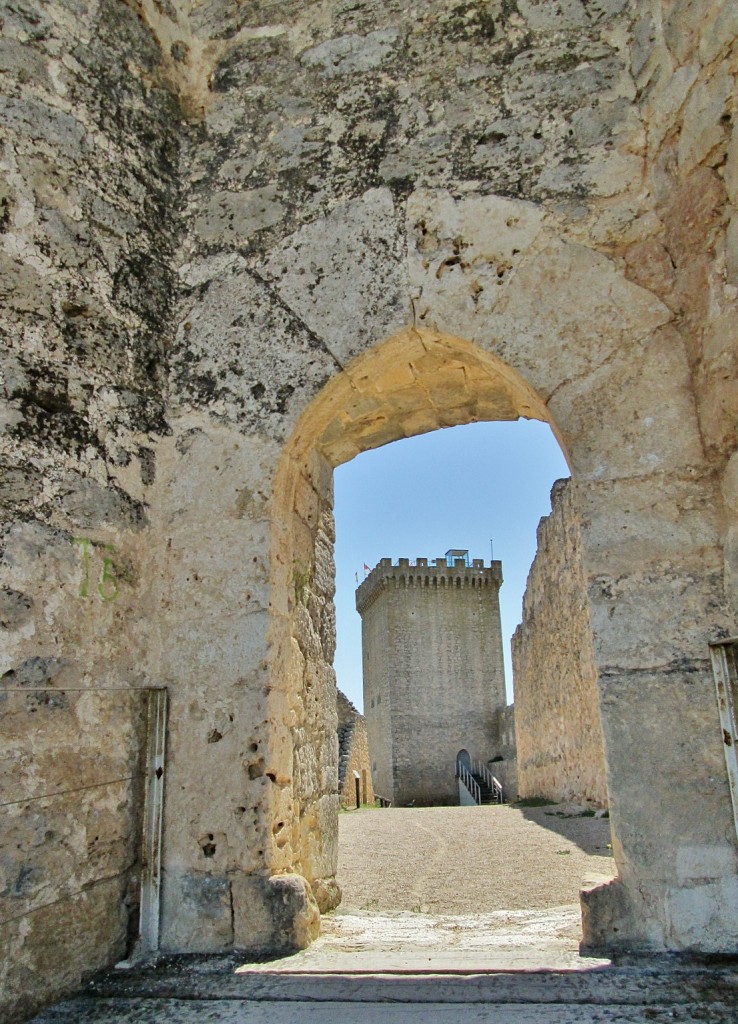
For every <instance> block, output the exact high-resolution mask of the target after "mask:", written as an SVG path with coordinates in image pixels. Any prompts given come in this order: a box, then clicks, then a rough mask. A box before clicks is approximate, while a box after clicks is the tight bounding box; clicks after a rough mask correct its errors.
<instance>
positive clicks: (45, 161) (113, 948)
mask: <svg viewBox="0 0 738 1024" xmlns="http://www.w3.org/2000/svg"><path fill="white" fill-rule="evenodd" d="M0 67H2V72H3V73H2V75H1V76H0V79H1V81H0V89H1V90H2V97H0V119H1V120H2V124H3V132H2V152H1V154H0V296H1V301H0V387H1V388H2V408H1V409H0V432H1V433H0V529H1V535H0V563H1V567H2V574H3V580H2V590H0V622H1V623H2V631H3V636H2V648H1V650H0V677H1V681H0V686H2V688H3V692H2V694H0V697H2V700H3V727H2V728H3V736H2V743H1V744H0V745H2V747H3V751H4V752H5V751H6V750H7V751H9V752H10V751H16V752H17V753H18V755H19V756H18V758H17V759H11V758H8V759H5V758H3V765H2V768H3V781H2V785H3V792H4V793H5V794H6V795H5V797H4V799H5V800H6V801H7V806H5V807H4V808H3V819H4V821H3V824H2V826H1V827H0V861H1V862H2V871H3V885H2V889H3V904H4V910H3V917H4V919H5V923H4V925H3V933H4V934H3V941H4V947H3V956H2V961H3V971H4V972H5V973H4V980H3V982H2V983H0V988H2V991H3V998H7V999H10V1008H8V1007H7V1004H4V1005H3V1008H2V1009H0V1016H2V1017H3V1019H9V1018H8V1014H10V1019H14V1017H15V1015H16V1014H21V1015H23V1014H25V1013H28V1012H30V1011H31V1010H32V1009H33V1007H34V1006H38V1005H40V1004H41V1003H42V1002H43V1001H45V1000H46V999H48V998H49V997H52V996H54V995H58V994H59V993H60V992H61V991H64V990H66V989H68V988H70V987H71V986H74V985H76V984H78V982H79V978H80V976H81V974H83V973H84V972H86V971H89V970H91V969H94V968H95V967H98V966H102V965H104V964H107V963H110V962H111V961H113V960H115V959H119V958H120V957H122V956H124V955H125V954H126V952H127V949H128V947H129V946H130V944H131V943H132V941H133V940H134V939H135V937H136V933H137V909H136V905H135V904H136V898H135V887H136V885H137V881H138V873H139V866H137V865H138V843H139V841H140V827H139V826H140V820H139V817H140V806H139V802H140V801H139V797H140V792H139V788H140V787H134V788H131V783H130V782H127V781H126V778H130V776H131V775H132V774H135V773H133V772H132V771H131V770H130V765H131V764H132V763H134V764H135V763H136V760H137V746H136V744H137V742H138V741H137V738H136V737H137V731H136V729H135V728H134V727H133V724H132V720H131V715H132V714H133V712H134V710H135V707H136V700H137V694H135V693H132V695H131V698H130V701H128V698H127V697H126V696H125V694H122V693H121V692H120V688H121V687H123V688H125V687H141V686H145V685H147V684H148V680H147V679H146V673H145V671H144V669H143V666H142V663H141V659H140V658H139V657H138V656H137V652H138V651H139V650H140V649H139V648H138V642H137V639H136V636H135V628H134V624H135V622H136V620H137V618H138V617H139V615H140V614H141V610H142V606H143V604H145V601H146V593H147V581H146V576H147V569H148V562H149V555H150V545H149V542H148V540H147V539H146V537H147V528H148V525H149V523H150V513H149V508H148V501H149V491H150V485H151V483H152V481H153V479H154V477H155V474H156V451H155V450H156V444H157V441H158V439H159V438H160V436H161V435H162V434H163V433H164V432H165V431H166V430H167V426H166V421H165V416H164V405H165V381H166V370H165V367H164V353H165V349H166V345H167V342H168V340H169V336H170V330H169V317H170V309H171V304H172V299H173V296H172V272H171V260H172V252H173V244H174V236H175V221H176V216H177V213H178V203H179V200H178V194H179V193H178V183H177V174H178V166H177V161H178V149H179V145H178V140H177V137H176V132H177V128H178V123H179V112H178V108H177V105H176V102H175V101H174V99H173V96H172V93H171V90H170V89H169V87H168V85H167V84H166V82H165V81H164V79H163V78H162V75H161V73H160V72H161V57H160V51H159V48H158V45H157V43H156V41H155V39H154V37H153V36H152V34H151V32H150V31H149V29H148V28H147V27H146V26H145V24H144V23H143V22H142V21H141V19H140V18H139V17H138V15H137V13H136V11H135V10H134V9H133V8H132V7H131V6H128V5H126V4H125V3H121V2H117V0H102V2H94V3H92V2H89V3H88V2H86V0H75V2H67V3H39V2H31V3H27V2H23V3H20V2H18V3H16V2H14V0H11V2H9V3H6V4H4V5H3V11H2V40H0ZM127 702H128V704H129V705H130V707H129V713H128V716H127V717H126V714H124V707H125V705H126V703H127ZM133 717H134V718H135V714H133ZM19 746H20V747H22V752H21V751H20V750H19ZM88 785H89V786H91V787H93V788H90V789H85V790H84V793H83V794H82V795H80V794H79V793H77V791H78V790H79V789H80V787H83V786H88ZM29 787H30V788H29ZM64 793H66V794H69V795H57V794H64ZM71 794H76V795H71Z"/></svg>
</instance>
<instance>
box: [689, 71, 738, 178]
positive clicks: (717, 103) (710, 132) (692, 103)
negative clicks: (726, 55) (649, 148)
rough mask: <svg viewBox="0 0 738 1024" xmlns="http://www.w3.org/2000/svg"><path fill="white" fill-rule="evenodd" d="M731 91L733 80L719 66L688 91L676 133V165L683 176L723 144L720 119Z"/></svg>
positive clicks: (733, 86)
mask: <svg viewBox="0 0 738 1024" xmlns="http://www.w3.org/2000/svg"><path fill="white" fill-rule="evenodd" d="M734 92H735V80H734V78H733V76H732V75H731V74H730V73H729V72H728V70H727V68H725V67H720V68H719V69H718V70H717V71H716V72H715V74H714V75H712V76H711V77H710V78H708V79H706V80H704V81H701V82H699V83H698V84H697V85H695V86H694V88H693V89H692V92H691V94H690V97H689V99H688V100H687V103H686V105H685V107H684V114H683V118H682V127H681V132H680V134H679V147H678V155H679V166H680V168H681V169H682V170H683V171H684V172H685V173H688V172H689V171H691V170H693V169H694V168H695V167H696V166H697V165H698V164H700V163H702V162H703V161H704V160H705V159H706V158H707V157H709V155H710V153H711V152H712V151H713V150H714V149H716V148H717V147H719V146H720V147H722V146H723V145H724V144H725V124H724V122H723V120H722V118H723V115H724V114H725V113H726V111H727V110H728V103H729V101H730V99H731V97H732V96H733V94H734Z"/></svg>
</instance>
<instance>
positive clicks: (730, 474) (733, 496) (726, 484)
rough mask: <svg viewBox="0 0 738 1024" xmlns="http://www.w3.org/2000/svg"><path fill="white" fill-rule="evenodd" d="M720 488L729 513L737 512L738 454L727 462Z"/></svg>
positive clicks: (734, 454) (733, 455) (735, 453)
mask: <svg viewBox="0 0 738 1024" xmlns="http://www.w3.org/2000/svg"><path fill="white" fill-rule="evenodd" d="M721 487H722V492H723V499H724V501H725V504H726V505H727V506H728V508H729V509H730V510H731V512H738V452H734V453H733V454H732V455H731V457H730V459H729V460H728V464H727V466H726V467H725V472H724V474H723V480H722V485H721Z"/></svg>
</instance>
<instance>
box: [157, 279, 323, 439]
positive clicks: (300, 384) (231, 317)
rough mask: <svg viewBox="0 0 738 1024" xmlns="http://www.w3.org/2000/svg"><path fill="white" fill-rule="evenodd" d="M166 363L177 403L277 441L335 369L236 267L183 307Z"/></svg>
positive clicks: (303, 331) (296, 323) (299, 325)
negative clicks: (254, 429) (169, 364)
mask: <svg viewBox="0 0 738 1024" xmlns="http://www.w3.org/2000/svg"><path fill="white" fill-rule="evenodd" d="M172 363H173V379H174V381H175V382H176V387H177V390H178V399H179V404H180V406H182V407H184V406H185V405H186V404H194V405H197V406H207V407H208V409H209V410H210V412H211V414H212V413H213V412H220V414H221V416H223V417H224V418H227V419H228V420H230V421H232V422H237V423H241V424H243V425H244V426H248V427H258V428H259V429H260V431H263V432H266V433H268V434H269V435H270V436H273V437H277V438H283V437H284V436H285V435H286V434H287V433H288V432H289V430H290V428H291V426H292V425H293V424H294V422H295V420H296V419H297V416H298V415H299V413H300V412H301V411H302V409H303V407H304V406H305V405H306V404H307V402H308V401H309V400H310V399H311V398H312V397H313V395H314V394H315V392H316V391H317V390H318V389H319V387H320V386H321V385H322V384H323V382H324V381H325V379H326V377H328V376H329V375H330V374H331V373H332V372H333V371H334V370H335V360H334V359H333V358H332V357H331V356H330V354H329V353H327V352H326V351H325V349H324V348H323V347H322V346H320V345H318V344H316V342H315V339H314V338H313V337H312V336H311V334H310V331H309V330H308V329H307V328H306V327H305V325H304V324H303V323H301V322H300V321H299V320H298V319H297V318H296V317H295V316H294V315H293V314H291V313H290V311H289V310H287V309H286V308H285V307H284V306H282V305H281V304H279V303H275V302H274V299H273V296H272V295H271V293H270V289H269V288H267V287H266V286H265V285H264V284H263V283H262V282H261V281H258V280H257V279H256V278H255V277H254V276H253V275H252V274H250V273H248V272H246V271H245V270H244V269H243V267H242V266H241V265H239V264H231V265H230V266H229V267H228V268H227V269H226V270H225V271H224V273H223V274H222V275H221V276H219V277H218V278H216V279H215V280H213V281H212V282H211V283H210V285H209V287H208V288H207V290H206V291H205V294H204V295H203V296H202V298H201V299H200V300H199V301H196V302H195V303H194V304H192V303H188V307H187V308H186V309H185V310H184V311H183V317H182V321H181V323H180V325H179V328H178V330H177V342H176V350H175V353H174V355H173V360H172Z"/></svg>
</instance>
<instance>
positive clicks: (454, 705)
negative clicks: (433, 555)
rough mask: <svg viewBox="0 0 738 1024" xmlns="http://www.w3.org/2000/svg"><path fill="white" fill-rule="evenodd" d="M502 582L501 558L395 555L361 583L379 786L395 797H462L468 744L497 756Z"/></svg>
mask: <svg viewBox="0 0 738 1024" xmlns="http://www.w3.org/2000/svg"><path fill="white" fill-rule="evenodd" d="M501 583H502V569H501V565H500V563H499V562H493V563H492V564H491V566H490V567H489V568H486V569H485V568H484V563H483V561H482V560H481V559H475V560H474V563H473V567H471V568H466V567H465V565H464V560H463V559H458V560H457V562H456V566H455V568H451V567H450V566H448V565H447V564H446V560H445V558H441V559H437V560H436V562H435V564H434V565H428V559H427V558H419V559H418V560H417V562H416V564H415V565H414V566H410V564H409V560H408V559H407V558H401V559H400V560H399V563H398V565H395V566H393V565H392V561H391V559H389V558H385V559H382V561H381V562H380V563H379V565H377V566H376V567H375V568H374V569H373V570H372V571H371V573H370V574H369V575H368V576H367V578H366V579H365V580H364V582H363V583H362V584H361V586H360V587H359V589H358V590H357V591H356V607H357V609H358V611H359V613H360V615H361V621H362V656H363V665H364V711H365V714H366V720H367V732H368V736H369V749H370V751H371V757H372V764H374V762H375V761H376V763H377V769H376V774H375V776H374V780H375V786H376V789H377V792H378V793H379V794H380V795H381V796H383V797H385V798H386V799H389V800H391V801H392V802H393V803H395V804H400V805H406V804H418V805H428V804H443V803H456V802H457V798H458V789H457V783H456V777H455V766H456V757H457V755H458V753H459V751H461V750H466V751H468V753H469V754H470V755H471V758H472V760H474V761H479V762H484V761H486V760H487V757H488V756H490V753H491V752H490V745H491V743H492V739H493V728H494V722H495V714H496V712H497V711H498V709H499V708H500V707H501V706H504V703H505V674H504V666H503V661H502V633H501V627H500V604H499V588H500V584H501ZM388 754H389V759H387V755H388ZM380 787H381V788H380ZM388 787H390V788H388Z"/></svg>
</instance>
